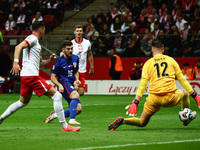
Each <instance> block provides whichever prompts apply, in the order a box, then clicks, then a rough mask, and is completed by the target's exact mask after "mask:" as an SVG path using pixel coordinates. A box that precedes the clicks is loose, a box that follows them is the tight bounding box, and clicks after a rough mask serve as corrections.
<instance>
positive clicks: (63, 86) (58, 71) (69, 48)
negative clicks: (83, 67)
mask: <svg viewBox="0 0 200 150" xmlns="http://www.w3.org/2000/svg"><path fill="white" fill-rule="evenodd" d="M62 51H63V53H64V55H62V56H61V57H59V58H58V59H57V60H56V61H55V63H54V65H53V68H52V73H51V81H52V82H53V83H54V84H55V85H56V86H57V87H58V90H59V92H60V93H61V94H62V96H63V97H64V98H65V100H66V101H67V102H68V104H69V109H67V110H65V111H64V112H65V117H70V120H69V123H70V124H80V123H79V122H77V121H76V120H75V117H76V115H77V114H80V113H81V110H82V106H81V102H80V99H79V93H78V92H77V90H76V89H75V87H78V86H80V85H81V82H80V81H79V72H78V69H79V57H78V56H77V55H74V54H72V52H73V44H72V42H71V41H68V40H65V41H63V43H62ZM55 118H57V115H56V114H55V112H51V113H50V116H49V117H48V118H47V119H46V121H45V123H49V122H50V121H52V120H53V119H55Z"/></svg>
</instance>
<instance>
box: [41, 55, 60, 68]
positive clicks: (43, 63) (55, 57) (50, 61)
mask: <svg viewBox="0 0 200 150" xmlns="http://www.w3.org/2000/svg"><path fill="white" fill-rule="evenodd" d="M57 58H58V57H57V56H56V54H51V55H50V56H49V59H47V60H43V59H42V57H40V67H44V66H46V65H49V64H50V63H52V62H53V61H55V60H56V59H57Z"/></svg>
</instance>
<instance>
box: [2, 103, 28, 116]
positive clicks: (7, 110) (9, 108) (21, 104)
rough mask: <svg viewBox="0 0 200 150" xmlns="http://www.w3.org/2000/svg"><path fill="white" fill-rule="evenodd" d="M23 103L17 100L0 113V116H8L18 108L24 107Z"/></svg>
mask: <svg viewBox="0 0 200 150" xmlns="http://www.w3.org/2000/svg"><path fill="white" fill-rule="evenodd" d="M24 106H25V104H24V103H22V102H20V100H18V101H17V102H15V103H13V104H11V105H10V106H9V107H8V108H7V109H6V111H5V112H4V113H3V114H2V115H1V118H3V119H6V118H7V117H8V116H10V115H11V114H13V113H14V112H16V111H17V110H19V109H20V108H22V107H24Z"/></svg>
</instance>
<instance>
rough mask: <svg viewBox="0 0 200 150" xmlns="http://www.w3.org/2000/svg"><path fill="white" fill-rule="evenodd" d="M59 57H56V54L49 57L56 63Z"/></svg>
mask: <svg viewBox="0 0 200 150" xmlns="http://www.w3.org/2000/svg"><path fill="white" fill-rule="evenodd" d="M57 58H58V57H57V56H56V54H51V55H50V56H49V59H50V61H54V60H56V59H57Z"/></svg>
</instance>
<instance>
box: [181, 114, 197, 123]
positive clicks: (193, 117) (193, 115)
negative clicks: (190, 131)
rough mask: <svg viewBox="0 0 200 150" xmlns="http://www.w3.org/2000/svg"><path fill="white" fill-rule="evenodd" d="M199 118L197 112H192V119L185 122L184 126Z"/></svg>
mask: <svg viewBox="0 0 200 150" xmlns="http://www.w3.org/2000/svg"><path fill="white" fill-rule="evenodd" d="M196 116H197V112H196V111H193V112H192V115H191V119H188V120H187V121H184V122H183V125H184V126H187V125H188V124H189V123H190V122H191V121H192V120H194V119H195V118H196Z"/></svg>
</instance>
